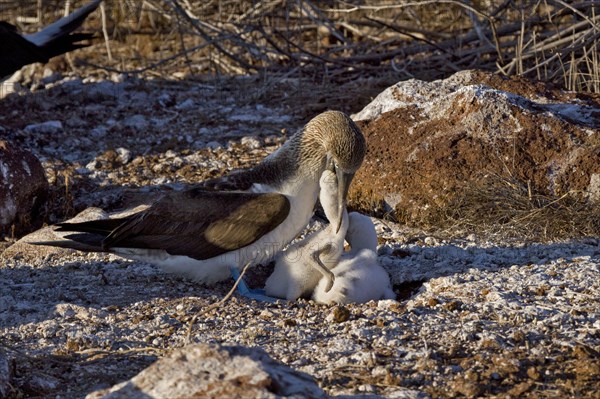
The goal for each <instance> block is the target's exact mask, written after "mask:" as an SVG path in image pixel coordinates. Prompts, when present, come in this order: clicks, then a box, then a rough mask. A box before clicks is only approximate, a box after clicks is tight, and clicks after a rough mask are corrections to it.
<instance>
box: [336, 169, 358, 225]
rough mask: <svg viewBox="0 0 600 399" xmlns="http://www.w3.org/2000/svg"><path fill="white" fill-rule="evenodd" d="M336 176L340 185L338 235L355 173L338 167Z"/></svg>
mask: <svg viewBox="0 0 600 399" xmlns="http://www.w3.org/2000/svg"><path fill="white" fill-rule="evenodd" d="M335 175H336V177H337V185H338V198H337V200H338V222H337V226H336V228H335V233H336V234H337V233H338V232H339V231H340V227H342V216H343V214H344V210H345V209H346V197H347V196H348V189H349V188H350V183H352V178H353V177H354V173H347V172H344V171H343V170H341V169H340V168H338V167H337V165H336V166H335Z"/></svg>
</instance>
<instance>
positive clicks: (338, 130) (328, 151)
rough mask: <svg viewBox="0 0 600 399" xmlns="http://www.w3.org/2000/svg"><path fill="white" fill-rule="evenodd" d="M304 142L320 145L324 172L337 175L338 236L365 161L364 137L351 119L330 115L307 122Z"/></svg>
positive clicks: (340, 113)
mask: <svg viewBox="0 0 600 399" xmlns="http://www.w3.org/2000/svg"><path fill="white" fill-rule="evenodd" d="M305 139H306V140H310V141H313V142H318V143H319V144H320V147H321V151H323V150H324V152H325V158H324V159H321V162H322V166H321V168H325V169H329V170H331V171H333V172H335V175H336V177H337V191H338V196H337V200H338V206H337V213H338V218H337V222H338V223H337V226H336V233H337V232H338V231H339V229H340V226H341V221H342V214H343V212H344V210H345V209H346V197H347V195H348V189H349V188H350V183H352V178H353V177H354V174H355V173H356V171H357V170H358V168H359V167H360V165H361V164H362V162H363V159H364V158H365V153H366V151H367V145H366V142H365V137H364V136H363V134H362V132H361V131H360V129H359V128H358V126H356V124H355V123H354V121H353V120H352V119H350V117H348V115H346V114H344V113H343V112H339V111H327V112H323V113H322V114H319V115H317V116H316V117H314V118H313V119H312V120H311V121H310V122H308V124H307V125H306V127H305ZM306 148H314V146H307V147H306ZM323 162H324V164H323ZM319 172H322V170H320V171H319Z"/></svg>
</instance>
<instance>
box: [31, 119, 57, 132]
mask: <svg viewBox="0 0 600 399" xmlns="http://www.w3.org/2000/svg"><path fill="white" fill-rule="evenodd" d="M62 129H63V124H62V122H61V121H47V122H42V123H34V124H31V125H27V126H25V129H23V130H25V132H27V133H42V134H51V133H56V132H58V131H60V130H62Z"/></svg>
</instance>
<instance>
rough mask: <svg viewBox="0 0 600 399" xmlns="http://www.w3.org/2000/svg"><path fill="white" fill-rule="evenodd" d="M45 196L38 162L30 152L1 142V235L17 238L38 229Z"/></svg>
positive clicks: (42, 172)
mask: <svg viewBox="0 0 600 399" xmlns="http://www.w3.org/2000/svg"><path fill="white" fill-rule="evenodd" d="M47 196H48V181H47V180H46V175H45V174H44V169H43V168H42V165H41V164H40V161H39V160H38V159H37V158H36V157H35V156H34V155H33V154H32V153H31V152H29V151H27V150H24V149H22V148H19V147H18V146H17V145H15V144H13V143H10V142H8V141H0V234H1V233H4V234H7V233H9V234H12V233H13V232H14V233H15V234H17V235H19V234H22V233H25V232H27V231H31V230H33V229H34V228H36V227H39V226H40V225H41V224H42V221H41V220H40V217H39V211H40V208H41V206H42V205H43V204H44V203H45V201H46V199H47ZM13 226H14V231H13Z"/></svg>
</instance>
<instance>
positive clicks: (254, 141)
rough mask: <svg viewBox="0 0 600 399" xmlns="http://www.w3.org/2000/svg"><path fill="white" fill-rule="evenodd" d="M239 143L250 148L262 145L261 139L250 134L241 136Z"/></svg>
mask: <svg viewBox="0 0 600 399" xmlns="http://www.w3.org/2000/svg"><path fill="white" fill-rule="evenodd" d="M241 143H242V145H244V146H247V147H248V148H250V149H251V150H256V149H259V148H261V147H262V143H261V141H260V140H259V139H258V138H256V137H252V136H246V137H242V140H241Z"/></svg>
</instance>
